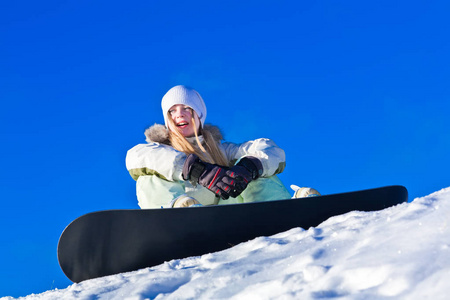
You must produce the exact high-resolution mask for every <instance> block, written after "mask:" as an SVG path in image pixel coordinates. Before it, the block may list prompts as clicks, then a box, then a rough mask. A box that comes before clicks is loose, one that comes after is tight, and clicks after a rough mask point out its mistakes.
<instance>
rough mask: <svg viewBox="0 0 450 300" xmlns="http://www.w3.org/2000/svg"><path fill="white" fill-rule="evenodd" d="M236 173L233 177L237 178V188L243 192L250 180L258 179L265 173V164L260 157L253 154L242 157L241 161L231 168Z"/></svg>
mask: <svg viewBox="0 0 450 300" xmlns="http://www.w3.org/2000/svg"><path fill="white" fill-rule="evenodd" d="M230 170H231V171H233V172H234V173H235V175H234V176H233V178H235V179H236V181H237V182H236V184H235V185H236V186H237V187H238V188H237V189H236V190H237V191H240V192H239V194H240V193H242V192H243V191H244V190H245V189H246V188H247V185H248V184H249V183H250V181H252V180H255V179H257V178H258V177H259V176H261V175H262V173H263V166H262V163H261V161H260V160H259V159H257V158H256V157H253V156H246V157H243V158H241V160H239V162H238V163H237V164H236V165H235V166H233V167H231V169H230Z"/></svg>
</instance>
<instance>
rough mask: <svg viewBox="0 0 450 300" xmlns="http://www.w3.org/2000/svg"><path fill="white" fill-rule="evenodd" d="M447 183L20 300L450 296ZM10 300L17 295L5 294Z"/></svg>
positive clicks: (449, 212)
mask: <svg viewBox="0 0 450 300" xmlns="http://www.w3.org/2000/svg"><path fill="white" fill-rule="evenodd" d="M449 219H450V188H446V189H443V190H441V191H438V192H435V193H433V194H431V195H429V196H426V197H423V198H417V199H415V200H414V201H412V202H411V203H404V204H400V205H397V206H394V207H391V208H388V209H385V210H382V211H377V212H358V211H354V212H350V213H347V214H344V215H340V216H336V217H333V218H330V219H328V220H327V221H325V222H324V223H322V224H320V225H319V226H318V227H315V228H309V229H308V230H304V229H301V228H293V229H291V230H289V231H286V232H282V233H279V234H277V235H274V236H270V237H259V238H256V239H254V240H251V241H248V242H246V243H242V244H239V245H237V246H235V247H233V248H230V249H227V250H224V251H220V252H217V253H211V254H206V255H203V256H199V257H190V258H186V259H180V260H173V261H170V262H166V263H164V264H162V265H159V266H156V267H153V268H147V269H142V270H139V271H136V272H130V273H124V274H119V275H112V276H108V277H103V278H98V279H92V280H87V281H84V282H81V283H79V284H73V285H71V286H69V287H68V288H66V289H63V290H52V291H47V292H45V293H42V294H38V295H29V296H27V297H22V298H18V299H30V300H31V299H42V300H50V299H58V300H59V299H128V300H142V299H324V298H340V299H342V298H344V299H433V300H434V299H449V298H448V297H450V296H449V295H450V227H449ZM1 299H3V300H6V299H13V298H11V297H4V298H1Z"/></svg>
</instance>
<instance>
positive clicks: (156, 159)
mask: <svg viewBox="0 0 450 300" xmlns="http://www.w3.org/2000/svg"><path fill="white" fill-rule="evenodd" d="M205 126H207V127H208V129H209V130H210V131H212V133H213V135H214V137H215V139H216V140H220V141H221V140H222V135H221V133H220V131H219V129H218V128H217V127H214V126H211V125H205ZM205 128H206V127H205ZM145 135H146V137H147V139H146V141H147V144H138V145H136V146H134V147H133V148H131V149H130V150H129V151H128V152H127V157H126V167H127V169H128V171H129V172H130V175H131V177H133V179H135V180H136V181H137V186H136V193H137V196H138V200H139V205H140V207H141V208H155V207H168V204H169V203H170V201H171V200H172V199H174V198H176V197H178V196H180V195H183V194H188V195H189V196H191V197H194V198H195V199H197V200H198V201H200V203H202V204H204V205H208V204H217V202H218V199H217V198H216V196H215V195H214V193H212V192H210V191H209V190H207V189H206V188H204V187H202V186H200V185H197V186H196V187H193V186H192V185H191V184H190V183H189V182H188V181H184V180H183V177H182V169H183V164H184V161H185V159H186V154H185V153H183V152H180V151H178V150H175V149H174V148H173V147H172V146H170V141H169V133H168V130H167V128H166V127H165V126H163V125H159V124H155V125H153V126H151V127H150V128H148V129H147V130H146V131H145ZM220 146H221V150H222V151H223V153H224V154H225V156H226V158H227V159H228V160H229V161H230V164H231V165H232V164H234V163H235V162H236V161H238V160H239V159H240V158H242V157H244V156H254V157H257V158H259V159H260V161H261V163H262V165H263V174H262V176H261V177H263V178H264V177H271V176H273V175H275V174H278V173H281V172H282V171H283V170H284V167H285V165H286V163H285V161H286V160H285V153H284V151H283V150H282V149H281V148H279V147H278V146H277V145H276V144H275V143H274V142H273V141H272V140H270V139H265V138H261V139H256V140H252V141H248V142H245V143H242V144H234V143H229V142H224V143H222V144H221V145H220Z"/></svg>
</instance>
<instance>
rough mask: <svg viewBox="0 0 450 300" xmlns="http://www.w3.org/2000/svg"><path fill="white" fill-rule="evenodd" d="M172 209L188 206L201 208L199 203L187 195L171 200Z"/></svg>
mask: <svg viewBox="0 0 450 300" xmlns="http://www.w3.org/2000/svg"><path fill="white" fill-rule="evenodd" d="M171 203H172V207H189V206H201V204H200V202H198V201H197V200H196V199H194V198H192V197H189V196H187V195H181V196H179V197H177V198H175V199H173V200H172V202H171Z"/></svg>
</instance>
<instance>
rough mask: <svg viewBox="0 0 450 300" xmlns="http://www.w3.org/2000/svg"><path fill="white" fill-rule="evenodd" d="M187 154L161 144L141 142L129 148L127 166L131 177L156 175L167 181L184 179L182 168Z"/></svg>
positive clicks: (135, 178)
mask: <svg viewBox="0 0 450 300" xmlns="http://www.w3.org/2000/svg"><path fill="white" fill-rule="evenodd" d="M185 160H186V154H184V153H183V152H180V151H177V150H175V149H174V148H172V147H170V146H167V145H163V144H159V143H148V144H139V145H136V146H134V147H133V148H131V149H130V150H128V152H127V157H126V166H127V170H128V172H130V175H131V177H133V179H134V180H137V179H138V178H139V177H140V176H146V175H156V176H158V177H159V178H161V179H165V180H167V181H182V180H183V177H182V169H183V164H184V161H185Z"/></svg>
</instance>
